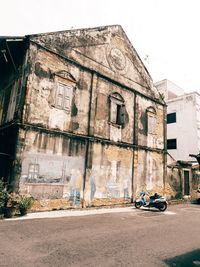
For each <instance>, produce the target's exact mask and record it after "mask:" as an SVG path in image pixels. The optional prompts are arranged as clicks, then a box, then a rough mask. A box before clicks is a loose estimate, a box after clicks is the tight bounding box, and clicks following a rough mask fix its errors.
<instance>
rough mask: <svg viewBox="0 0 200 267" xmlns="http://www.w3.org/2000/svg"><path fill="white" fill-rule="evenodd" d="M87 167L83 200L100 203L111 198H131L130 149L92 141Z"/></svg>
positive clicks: (131, 154)
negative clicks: (90, 155) (89, 160)
mask: <svg viewBox="0 0 200 267" xmlns="http://www.w3.org/2000/svg"><path fill="white" fill-rule="evenodd" d="M91 149H92V157H91V162H90V166H88V168H87V180H86V188H85V201H86V202H87V203H89V204H90V205H101V204H104V203H105V202H106V201H109V200H111V199H117V200H119V199H122V200H128V199H130V198H131V193H132V191H131V184H132V161H133V151H132V149H125V148H119V147H117V146H112V145H102V144H100V143H94V144H93V146H92V148H91ZM89 167H90V168H89Z"/></svg>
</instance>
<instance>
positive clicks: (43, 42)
mask: <svg viewBox="0 0 200 267" xmlns="http://www.w3.org/2000/svg"><path fill="white" fill-rule="evenodd" d="M29 40H30V43H29V49H28V62H27V66H26V70H27V72H26V77H27V80H26V94H25V99H24V107H23V117H22V120H21V123H20V124H19V125H18V135H17V136H16V140H17V144H16V155H15V160H14V162H13V167H12V172H13V174H14V176H15V187H16V188H17V187H19V189H20V191H21V192H28V193H30V194H31V195H33V197H34V198H35V199H36V200H37V201H36V204H35V209H36V210H38V209H42V210H44V209H47V208H48V209H49V208H55V205H57V208H66V207H84V206H99V205H108V204H116V203H126V202H130V201H131V200H133V199H134V197H135V196H136V194H137V193H138V192H139V191H140V190H147V191H149V192H150V191H152V192H153V191H157V192H160V191H161V190H163V186H164V172H165V156H164V154H165V150H164V123H165V116H164V112H165V111H164V104H163V103H162V102H161V101H160V100H159V99H158V95H157V92H156V90H155V88H154V87H153V82H152V79H151V77H150V75H149V74H148V71H147V70H146V68H145V67H144V65H143V63H142V61H141V60H140V58H139V57H138V55H137V52H136V51H135V49H134V48H133V47H132V45H131V44H130V42H129V40H128V38H127V37H126V35H125V33H124V32H123V30H122V28H121V27H120V26H111V27H110V26H108V27H105V28H104V27H102V28H97V29H86V30H80V31H79V30H77V31H65V32H58V33H49V34H40V35H32V36H30V38H29ZM0 110H1V109H0ZM0 112H1V111H0ZM51 203H52V204H51ZM56 203H57V204H56Z"/></svg>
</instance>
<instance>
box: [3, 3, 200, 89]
mask: <svg viewBox="0 0 200 267" xmlns="http://www.w3.org/2000/svg"><path fill="white" fill-rule="evenodd" d="M0 9H1V15H0V35H1V36H5V35H6V36H7V35H15V36H16V35H17V36H18V35H20V36H21V35H26V34H32V33H41V32H49V31H59V30H68V29H71V28H72V27H73V28H75V29H76V28H85V27H97V26H104V25H112V24H120V25H121V26H122V27H123V29H124V31H125V32H126V34H127V36H128V38H129V39H130V41H131V43H132V44H133V46H134V47H135V49H136V50H137V52H138V54H139V55H140V57H141V59H142V60H143V61H144V63H145V65H146V67H147V69H148V70H149V72H150V74H151V76H152V78H153V80H154V82H156V81H159V80H162V79H165V78H166V79H169V80H171V81H172V82H174V83H176V84H177V85H179V86H180V87H182V88H183V89H185V91H186V92H191V91H198V92H199V93H200V69H199V62H200V37H199V36H200V30H199V28H200V14H199V13H200V0H35V1H34V0H4V1H1V4H0ZM146 55H148V61H145V60H144V59H145V58H146Z"/></svg>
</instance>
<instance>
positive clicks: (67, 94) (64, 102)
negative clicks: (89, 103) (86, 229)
mask: <svg viewBox="0 0 200 267" xmlns="http://www.w3.org/2000/svg"><path fill="white" fill-rule="evenodd" d="M72 92H73V88H72V86H68V85H65V84H62V83H58V85H57V91H56V104H55V107H56V108H58V109H64V110H67V111H69V112H70V110H71V101H72Z"/></svg>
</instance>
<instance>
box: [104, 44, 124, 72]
mask: <svg viewBox="0 0 200 267" xmlns="http://www.w3.org/2000/svg"><path fill="white" fill-rule="evenodd" d="M108 62H109V64H110V66H111V68H112V69H114V70H119V71H123V70H124V69H125V67H126V57H125V56H124V54H123V53H122V51H121V50H120V49H118V48H115V47H112V48H111V49H109V51H108Z"/></svg>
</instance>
